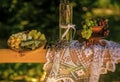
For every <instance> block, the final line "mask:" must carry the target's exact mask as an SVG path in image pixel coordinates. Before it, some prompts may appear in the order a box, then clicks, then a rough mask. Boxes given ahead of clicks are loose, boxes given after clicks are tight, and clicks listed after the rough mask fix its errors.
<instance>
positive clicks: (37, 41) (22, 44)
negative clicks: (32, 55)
mask: <svg viewBox="0 0 120 82" xmlns="http://www.w3.org/2000/svg"><path fill="white" fill-rule="evenodd" d="M7 43H8V46H9V47H10V48H11V49H13V50H15V51H19V52H23V51H30V50H35V49H37V48H39V47H41V46H42V45H44V44H45V43H46V38H45V35H44V34H42V33H41V32H40V31H37V30H31V31H23V32H19V33H15V34H12V35H11V36H10V37H9V39H8V41H7Z"/></svg>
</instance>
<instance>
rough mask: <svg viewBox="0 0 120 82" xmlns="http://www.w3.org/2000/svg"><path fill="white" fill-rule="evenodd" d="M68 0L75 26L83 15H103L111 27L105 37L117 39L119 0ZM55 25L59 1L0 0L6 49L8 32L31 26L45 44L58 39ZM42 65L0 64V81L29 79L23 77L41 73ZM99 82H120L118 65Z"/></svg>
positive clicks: (0, 37)
mask: <svg viewBox="0 0 120 82" xmlns="http://www.w3.org/2000/svg"><path fill="white" fill-rule="evenodd" d="M70 1H71V2H72V5H73V24H75V25H76V29H81V21H82V20H84V19H85V18H91V17H101V16H105V17H106V18H108V19H109V29H110V35H109V36H108V37H107V38H106V39H108V40H112V41H115V42H118V43H119V42H120V36H119V34H120V0H70ZM58 26H59V0H0V48H8V46H7V39H8V38H9V36H10V35H11V34H13V33H17V32H21V31H25V30H31V29H37V30H39V31H41V32H42V33H44V34H45V35H46V38H47V41H48V43H51V42H54V41H55V40H56V39H58V38H59V34H58V31H59V29H58V28H59V27H58ZM75 39H77V38H75ZM0 55H2V54H0ZM42 66H43V64H35V63H34V64H33V63H25V64H24V63H23V64H21V63H11V64H0V82H1V81H2V80H3V82H10V80H14V82H28V80H27V79H26V77H28V78H29V77H30V78H33V77H35V78H38V77H40V76H41V74H42V72H43V70H42ZM17 76H23V78H22V77H21V80H22V81H18V80H17V81H16V80H15V79H14V78H15V77H17ZM17 78H18V77H17ZM19 78H20V77H19ZM4 80H6V81H4ZM33 82H34V81H33ZM100 82H120V64H117V70H116V72H114V73H111V72H110V73H108V74H107V75H102V76H101V78H100Z"/></svg>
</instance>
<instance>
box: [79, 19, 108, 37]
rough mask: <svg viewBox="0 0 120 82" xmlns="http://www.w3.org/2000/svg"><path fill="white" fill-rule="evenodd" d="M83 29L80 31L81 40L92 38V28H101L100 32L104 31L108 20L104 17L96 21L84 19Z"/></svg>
mask: <svg viewBox="0 0 120 82" xmlns="http://www.w3.org/2000/svg"><path fill="white" fill-rule="evenodd" d="M82 25H83V28H82V31H81V35H82V38H84V39H89V38H90V37H91V36H92V33H93V30H92V28H93V27H95V26H102V27H101V28H102V30H103V31H104V30H106V29H107V28H108V19H106V18H105V17H102V18H98V19H86V20H85V21H84V22H83V23H82Z"/></svg>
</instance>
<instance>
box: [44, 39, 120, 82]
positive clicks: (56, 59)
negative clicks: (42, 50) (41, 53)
mask: <svg viewBox="0 0 120 82" xmlns="http://www.w3.org/2000/svg"><path fill="white" fill-rule="evenodd" d="M46 59H47V62H46V63H45V65H44V67H43V68H44V70H45V71H46V73H47V75H46V79H45V82H98V81H99V77H100V74H106V73H107V72H108V71H112V72H114V71H115V64H116V63H118V60H119V59H120V44H118V43H116V42H113V41H108V40H105V39H101V40H99V44H94V45H90V46H89V47H86V46H85V42H83V43H80V42H79V41H77V40H73V41H71V42H70V43H63V44H61V43H59V44H57V45H56V46H55V48H52V49H48V51H47V54H46Z"/></svg>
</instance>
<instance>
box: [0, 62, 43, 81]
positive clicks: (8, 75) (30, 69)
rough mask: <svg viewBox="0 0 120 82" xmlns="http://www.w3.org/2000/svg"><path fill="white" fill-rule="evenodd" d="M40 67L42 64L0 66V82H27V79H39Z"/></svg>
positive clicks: (41, 70) (41, 71)
mask: <svg viewBox="0 0 120 82" xmlns="http://www.w3.org/2000/svg"><path fill="white" fill-rule="evenodd" d="M42 67H43V64H36V63H34V64H32V63H11V64H7V63H6V64H0V76H1V77H0V82H1V81H4V82H8V81H10V82H15V81H16V82H18V81H19V80H23V81H22V82H28V81H27V80H28V78H36V79H39V78H40V77H41V75H42V73H43V69H42ZM30 82H31V81H30Z"/></svg>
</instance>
